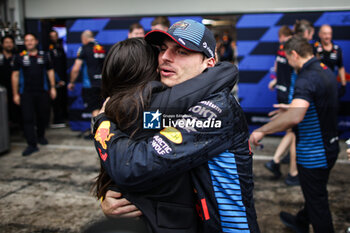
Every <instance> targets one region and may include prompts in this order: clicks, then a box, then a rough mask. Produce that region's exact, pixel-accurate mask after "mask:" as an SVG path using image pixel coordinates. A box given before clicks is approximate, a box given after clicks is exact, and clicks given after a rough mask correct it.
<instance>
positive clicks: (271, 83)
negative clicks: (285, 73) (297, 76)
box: [268, 79, 277, 91]
mask: <svg viewBox="0 0 350 233" xmlns="http://www.w3.org/2000/svg"><path fill="white" fill-rule="evenodd" d="M276 83H277V79H272V80H271V81H270V82H269V85H268V88H269V89H270V91H273V90H275V86H276Z"/></svg>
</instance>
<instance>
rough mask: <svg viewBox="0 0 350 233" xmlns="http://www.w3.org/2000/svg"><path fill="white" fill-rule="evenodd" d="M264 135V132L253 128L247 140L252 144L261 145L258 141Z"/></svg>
mask: <svg viewBox="0 0 350 233" xmlns="http://www.w3.org/2000/svg"><path fill="white" fill-rule="evenodd" d="M264 136H265V134H264V133H263V132H260V131H256V130H254V131H253V133H252V134H251V135H250V137H249V142H250V144H252V145H254V146H261V143H260V141H261V139H263V138H264Z"/></svg>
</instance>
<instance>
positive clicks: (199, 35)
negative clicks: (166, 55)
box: [145, 19, 216, 58]
mask: <svg viewBox="0 0 350 233" xmlns="http://www.w3.org/2000/svg"><path fill="white" fill-rule="evenodd" d="M166 38H170V39H172V40H173V41H175V42H176V43H177V44H179V45H180V46H181V47H183V48H185V49H187V50H190V51H194V52H202V53H204V55H205V56H206V57H208V58H211V57H213V58H214V57H215V47H216V41H215V38H214V35H213V33H212V32H211V31H210V30H209V29H208V28H207V27H206V26H204V25H203V24H201V23H199V22H196V21H194V20H192V19H185V20H181V21H178V22H176V23H174V24H173V25H172V26H171V27H170V28H169V30H168V31H167V32H166V31H161V30H153V31H150V32H149V33H147V34H146V35H145V40H146V41H147V42H149V43H151V44H155V45H161V44H162V43H163V41H164V39H166Z"/></svg>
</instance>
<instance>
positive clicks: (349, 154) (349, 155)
mask: <svg viewBox="0 0 350 233" xmlns="http://www.w3.org/2000/svg"><path fill="white" fill-rule="evenodd" d="M346 153H348V160H350V148H349V149H347V150H346Z"/></svg>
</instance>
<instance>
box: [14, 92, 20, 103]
mask: <svg viewBox="0 0 350 233" xmlns="http://www.w3.org/2000/svg"><path fill="white" fill-rule="evenodd" d="M13 102H14V103H15V104H16V105H20V103H21V96H20V95H19V94H14V95H13Z"/></svg>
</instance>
